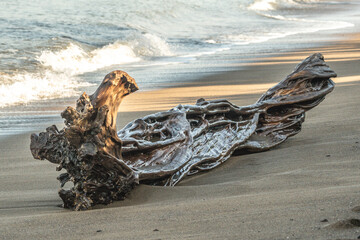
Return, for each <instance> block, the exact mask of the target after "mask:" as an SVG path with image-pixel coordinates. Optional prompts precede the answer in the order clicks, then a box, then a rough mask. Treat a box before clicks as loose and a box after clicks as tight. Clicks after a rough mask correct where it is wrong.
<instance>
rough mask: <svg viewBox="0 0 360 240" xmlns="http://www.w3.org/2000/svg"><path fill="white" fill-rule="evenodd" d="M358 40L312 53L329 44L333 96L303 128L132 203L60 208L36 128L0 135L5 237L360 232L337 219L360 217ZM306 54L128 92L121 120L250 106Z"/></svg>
mask: <svg viewBox="0 0 360 240" xmlns="http://www.w3.org/2000/svg"><path fill="white" fill-rule="evenodd" d="M359 36H360V35H359V34H354V35H353V38H352V39H350V40H349V39H348V40H339V41H334V45H328V46H324V47H319V48H315V49H312V50H311V51H314V52H315V51H316V52H321V51H318V50H325V49H327V50H326V51H328V53H329V56H330V57H329V60H330V61H328V60H327V59H328V57H327V54H325V53H324V54H323V55H324V57H325V61H326V62H327V63H328V64H329V65H330V67H331V68H332V69H333V70H334V71H335V72H337V73H338V78H335V79H333V80H334V81H335V83H336V86H335V90H334V92H333V93H330V94H329V96H327V97H326V99H325V100H324V102H322V103H321V104H320V105H319V106H317V107H316V108H315V109H313V110H311V111H309V112H308V113H307V116H306V118H305V122H304V124H303V130H302V131H301V132H300V133H299V134H298V135H296V136H294V137H292V138H290V139H289V140H287V141H286V142H285V143H283V144H281V145H280V146H279V147H276V148H275V149H273V150H270V151H267V152H262V153H256V154H249V155H242V156H233V157H231V158H230V159H229V160H228V161H227V163H224V164H223V165H221V166H220V167H218V168H216V169H213V170H211V171H209V172H207V173H204V174H199V175H196V176H193V177H189V178H187V179H185V180H184V181H182V182H180V184H179V185H178V186H176V187H174V188H164V187H154V186H145V185H139V186H137V187H136V189H135V190H134V191H133V192H131V193H130V195H129V196H128V198H127V199H126V200H125V201H118V202H115V203H113V204H110V205H107V206H98V207H96V208H95V209H93V210H90V211H86V212H72V211H69V210H65V209H61V208H59V207H58V206H57V205H59V204H61V199H60V198H59V197H58V195H57V191H56V189H58V186H59V183H58V181H57V180H56V177H57V176H58V175H59V173H58V172H55V165H52V164H49V163H48V162H42V161H37V160H34V159H32V157H31V153H30V150H29V142H30V140H29V134H28V133H24V134H20V135H13V136H8V137H6V138H5V139H0V143H1V144H0V152H1V153H2V155H1V156H0V160H1V162H2V169H1V170H0V171H1V174H0V179H1V180H0V186H1V187H0V189H2V196H1V198H0V206H1V207H0V216H1V218H0V224H1V226H2V227H1V231H0V237H3V238H4V239H7V238H9V239H13V238H28V239H42V238H43V239H57V238H69V237H70V238H79V239H82V238H91V239H116V238H119V237H121V238H125V239H139V238H141V239H142V238H147V239H177V238H179V236H181V237H183V238H190V239H209V238H210V239H224V238H230V239H239V237H240V238H241V239H311V238H316V239H336V238H346V237H347V238H356V237H357V236H359V235H360V230H359V229H358V228H356V227H354V226H345V225H344V224H341V221H343V220H348V219H351V218H355V219H356V218H359V217H358V213H357V212H354V211H352V210H351V209H353V208H354V207H357V206H358V205H360V202H357V199H358V190H359V188H360V170H359V168H358V155H359V154H360V144H359V141H360V138H359V136H360V129H359V124H358V119H359V118H360V115H359V114H360V112H359V111H358V109H359V107H358V103H359V100H360V99H359V97H358V96H359V95H358V92H359V91H360V70H359V69H358V66H360V50H359V49H360V43H359V41H358V40H359ZM309 51H310V50H309ZM309 51H299V50H295V51H293V52H291V51H290V52H284V53H274V54H273V55H272V56H270V57H268V58H261V59H258V61H257V62H254V63H253V64H250V65H249V66H247V67H245V68H244V69H241V70H239V71H231V72H225V73H220V74H216V75H212V76H209V77H206V78H204V79H200V80H199V81H198V82H197V83H194V84H191V83H188V84H183V86H180V87H174V88H166V89H160V90H156V91H151V92H139V93H135V94H132V95H129V96H128V97H127V98H125V100H124V102H123V103H122V105H121V107H120V113H119V114H118V123H117V125H118V128H121V127H122V126H124V125H125V124H126V123H128V122H130V121H132V120H134V119H136V118H138V117H143V116H145V115H147V114H150V113H152V112H155V111H159V110H168V109H170V108H172V107H174V106H175V105H176V104H179V103H182V104H188V103H190V104H194V103H195V102H196V99H197V98H199V97H204V98H205V99H215V98H223V97H224V98H225V97H226V98H227V99H228V100H229V101H231V102H233V103H234V104H236V105H248V104H252V103H254V102H255V101H256V100H257V99H258V98H259V97H260V95H261V94H262V93H263V92H264V91H266V90H267V88H269V87H271V86H272V85H273V84H275V83H276V82H278V81H280V80H282V79H283V78H285V76H286V75H287V74H290V73H291V72H292V70H293V69H294V67H295V64H297V63H299V62H300V61H301V60H303V56H305V55H306V54H307V55H306V57H307V56H308V55H310V54H308V52H309ZM330 53H331V54H332V55H330ZM347 53H352V54H353V55H349V54H347ZM354 55H355V56H354ZM224 79H225V80H224ZM239 79H241V82H239V81H238V80H239ZM214 83H217V84H216V85H214ZM194 95H195V96H194ZM169 96H171V98H170V97H169ZM155 105H156V107H154V106H155ZM170 105H171V106H170ZM59 114H60V113H59ZM59 128H60V126H59ZM328 155H329V156H328ZM325 219H326V220H327V221H324V220H325ZM139 226H141V227H140V228H139ZM18 229H22V230H21V231H18ZM65 229H66V230H67V231H65ZM69 229H70V230H69ZM155 229H157V231H155ZM97 230H101V232H97Z"/></svg>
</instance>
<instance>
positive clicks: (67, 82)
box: [0, 71, 90, 107]
mask: <svg viewBox="0 0 360 240" xmlns="http://www.w3.org/2000/svg"><path fill="white" fill-rule="evenodd" d="M0 82H2V84H1V85H0V107H6V106H10V105H14V104H24V103H27V102H29V101H34V100H40V99H54V98H59V97H61V98H63V97H70V96H74V95H75V94H78V91H76V88H78V87H81V86H89V85H90V84H89V83H86V82H81V81H78V80H77V79H76V78H75V77H69V76H68V75H67V74H59V73H54V72H52V71H44V72H42V73H18V74H11V75H10V74H0Z"/></svg>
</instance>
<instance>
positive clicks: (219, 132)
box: [30, 54, 336, 210]
mask: <svg viewBox="0 0 360 240" xmlns="http://www.w3.org/2000/svg"><path fill="white" fill-rule="evenodd" d="M331 77H336V74H335V72H333V71H332V70H331V69H330V68H329V67H328V66H327V65H326V64H325V62H324V59H323V56H322V55H321V54H314V55H312V56H310V57H308V58H307V59H305V60H304V61H303V62H302V63H300V64H299V65H298V66H297V67H296V68H295V70H294V72H293V73H291V74H290V75H289V76H287V77H286V78H285V79H284V80H283V81H281V82H280V83H279V84H277V85H276V86H274V87H273V88H271V89H269V90H268V91H267V92H266V93H265V94H264V95H262V96H261V98H260V99H259V100H258V101H257V102H256V103H255V104H253V105H249V106H244V107H238V106H236V105H234V104H232V103H230V102H228V101H227V100H212V101H205V100H204V99H199V100H198V101H197V103H196V105H179V106H177V107H175V108H173V109H171V110H169V111H166V112H159V113H155V114H152V115H148V116H146V117H144V118H142V119H137V120H135V121H133V122H130V123H129V124H128V125H127V126H125V127H124V128H123V129H122V130H120V131H119V132H118V133H117V134H116V115H117V111H118V107H119V105H120V103H121V100H122V98H123V97H124V96H126V95H128V94H130V93H131V92H134V91H136V90H137V89H138V88H137V85H136V83H135V81H134V79H132V78H131V77H130V76H129V75H127V74H126V73H125V72H121V71H114V72H112V73H109V74H108V75H107V76H106V77H105V79H104V81H103V82H102V83H101V85H100V86H99V88H98V89H97V90H96V92H95V93H94V94H93V95H91V96H88V95H86V94H85V93H84V94H83V95H82V96H81V97H80V98H79V100H78V101H77V105H76V109H74V108H72V107H68V108H67V109H66V110H65V111H64V112H63V113H62V117H63V118H64V119H65V124H66V127H65V128H64V129H62V130H61V131H58V130H57V128H56V127H55V126H52V127H49V128H48V129H46V132H42V133H40V134H39V135H36V134H32V136H31V146H30V148H31V152H32V154H33V156H34V158H36V159H47V160H49V161H50V162H52V163H56V164H59V167H58V170H60V169H62V168H64V169H66V170H67V173H63V174H61V175H60V176H59V178H58V179H59V181H60V182H61V186H62V187H63V186H64V184H65V183H66V182H68V181H71V182H73V183H74V187H72V188H71V189H70V190H60V191H59V194H60V197H61V198H62V199H63V202H64V207H67V208H71V209H75V210H84V209H88V208H89V207H91V206H93V205H96V204H99V203H101V204H108V203H110V202H112V201H113V200H120V199H123V198H124V196H125V195H126V193H128V192H129V191H130V190H131V189H132V188H133V187H134V186H135V185H136V183H139V182H140V183H144V184H156V185H165V186H174V185H175V184H176V183H178V182H179V181H180V180H182V179H183V178H184V177H186V176H188V175H193V174H196V173H198V172H200V171H205V170H210V169H212V168H214V167H216V166H218V165H219V164H221V163H223V162H225V161H226V160H227V159H228V158H229V157H230V156H231V155H232V154H234V153H236V154H243V153H247V152H258V151H265V150H268V149H270V148H272V147H274V146H276V145H278V144H280V143H282V142H283V141H285V140H286V139H287V138H288V137H290V136H293V135H295V134H297V133H298V132H299V131H300V130H301V124H302V122H303V121H304V119H305V111H307V110H309V109H311V108H313V107H315V106H317V105H318V104H319V103H320V102H321V101H322V100H323V99H324V98H325V95H326V94H328V93H329V92H331V91H332V90H333V88H334V83H333V82H332V81H331V79H330V78H331ZM120 139H121V140H120Z"/></svg>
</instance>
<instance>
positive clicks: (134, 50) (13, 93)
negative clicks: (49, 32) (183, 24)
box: [0, 33, 172, 107]
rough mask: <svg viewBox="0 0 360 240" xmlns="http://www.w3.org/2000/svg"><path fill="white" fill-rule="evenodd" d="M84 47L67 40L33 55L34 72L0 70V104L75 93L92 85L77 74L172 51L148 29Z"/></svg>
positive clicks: (23, 102)
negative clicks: (35, 62)
mask: <svg viewBox="0 0 360 240" xmlns="http://www.w3.org/2000/svg"><path fill="white" fill-rule="evenodd" d="M55 47H56V46H55ZM87 49H88V47H86V46H83V45H81V44H80V43H78V42H70V43H68V44H67V46H65V47H64V48H62V49H60V50H45V51H42V52H40V54H39V55H38V56H37V57H36V58H35V60H36V61H37V62H38V63H39V66H38V67H37V69H36V70H35V71H34V72H29V71H25V70H24V71H23V72H21V73H14V74H7V73H1V72H0V107H6V106H11V105H17V104H26V103H28V102H31V101H36V100H42V99H54V98H64V97H71V96H75V95H77V94H78V93H79V92H78V91H77V89H78V88H79V87H83V86H89V85H91V84H89V83H87V82H85V81H82V80H81V78H79V77H77V75H80V74H83V73H87V72H94V71H96V70H98V69H102V68H105V67H109V66H112V65H122V64H127V63H133V62H139V61H141V60H142V58H144V57H156V56H170V55H172V52H171V50H170V48H169V46H168V44H167V43H166V41H165V40H163V39H161V38H160V37H158V36H155V35H152V34H148V33H147V34H130V35H129V37H128V38H127V39H125V40H122V41H120V40H118V41H116V42H114V43H111V44H108V45H106V46H103V47H100V48H96V49H92V50H87Z"/></svg>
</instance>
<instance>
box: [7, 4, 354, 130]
mask: <svg viewBox="0 0 360 240" xmlns="http://www.w3.org/2000/svg"><path fill="white" fill-rule="evenodd" d="M359 9H360V4H359V2H358V1H354V0H348V1H347V0H344V1H341V0H236V1H235V0H224V1H215V0H173V1H167V0H156V1H152V0H150V1H149V0H134V1H121V0H120V1H115V0H103V1H95V0H77V1H70V0H64V1H61V0H49V1H40V0H32V1H27V0H1V1H0V135H1V134H11V133H16V132H18V131H24V130H29V129H31V128H36V127H37V126H42V124H44V123H47V122H51V121H53V120H56V119H58V118H59V112H60V110H61V109H63V108H64V107H65V106H66V105H68V104H73V101H74V99H76V97H77V96H78V95H79V94H80V93H81V92H82V91H87V92H88V93H91V92H92V91H93V90H94V89H95V88H96V86H97V85H98V84H99V83H100V82H101V81H102V79H103V77H104V76H105V74H107V73H108V72H110V71H112V70H115V69H120V70H124V71H127V72H128V73H129V74H130V75H131V76H133V77H134V78H135V79H136V81H137V83H138V85H139V86H140V88H141V89H142V90H151V89H156V88H160V87H164V86H171V85H176V84H177V83H178V82H181V81H192V80H194V79H196V78H198V77H200V76H203V75H206V74H211V73H213V72H217V71H226V70H233V69H234V68H235V67H234V66H233V65H234V64H232V63H233V62H234V61H239V58H240V57H239V56H241V57H246V56H252V55H254V54H257V53H262V52H267V51H269V52H270V51H274V49H275V50H276V49H282V50H284V49H285V50H286V49H287V48H290V47H291V46H293V45H291V44H289V45H288V46H287V44H286V41H284V40H281V39H284V38H285V37H286V39H297V38H299V36H302V35H305V34H309V33H316V32H324V31H330V30H332V31H334V30H336V31H339V32H342V31H345V29H349V28H352V27H354V26H355V22H354V21H353V18H351V17H349V16H352V15H354V14H355V13H356V12H357V11H359ZM314 36H316V34H315V35H314ZM277 40H279V41H280V40H281V44H276V43H277ZM312 40H313V39H308V40H304V39H303V40H302V44H304V45H306V44H311V41H312ZM284 43H285V44H284Z"/></svg>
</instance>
